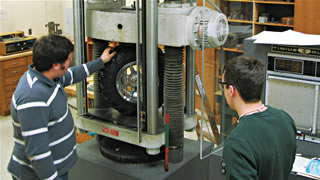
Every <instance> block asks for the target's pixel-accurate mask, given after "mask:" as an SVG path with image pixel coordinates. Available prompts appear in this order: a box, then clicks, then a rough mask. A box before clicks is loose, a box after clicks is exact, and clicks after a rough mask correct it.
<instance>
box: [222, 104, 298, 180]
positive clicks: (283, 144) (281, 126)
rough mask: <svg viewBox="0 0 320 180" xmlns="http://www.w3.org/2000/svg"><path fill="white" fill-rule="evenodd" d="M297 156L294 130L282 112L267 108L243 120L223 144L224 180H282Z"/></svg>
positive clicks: (287, 116) (287, 117)
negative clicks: (225, 178) (225, 176)
mask: <svg viewBox="0 0 320 180" xmlns="http://www.w3.org/2000/svg"><path fill="white" fill-rule="evenodd" d="M295 153H296V127H295V124H294V121H293V119H292V118H291V117H290V116H289V115H288V114H287V113H286V112H284V111H282V110H278V109H275V108H272V107H270V106H268V109H267V110H266V111H264V112H261V113H256V114H252V115H249V116H244V117H242V118H241V119H240V123H239V124H238V126H237V127H236V128H235V129H234V130H233V131H232V133H231V134H230V135H229V136H228V138H227V139H226V141H225V143H224V150H223V157H224V161H225V163H226V170H227V179H243V180H251V179H259V180H263V179H266V180H285V179H288V176H289V174H290V172H291V169H292V164H293V162H294V159H295Z"/></svg>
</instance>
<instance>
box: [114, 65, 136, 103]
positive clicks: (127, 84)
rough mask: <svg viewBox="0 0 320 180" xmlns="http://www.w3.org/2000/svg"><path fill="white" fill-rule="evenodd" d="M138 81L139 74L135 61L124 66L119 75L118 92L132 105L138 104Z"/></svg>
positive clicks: (117, 79)
mask: <svg viewBox="0 0 320 180" xmlns="http://www.w3.org/2000/svg"><path fill="white" fill-rule="evenodd" d="M137 79H138V72H137V65H136V62H135V61H132V62H130V63H128V64H126V65H124V66H123V67H122V68H121V69H120V70H119V72H118V74H117V78H116V87H117V91H118V93H119V95H120V96H121V97H122V98H123V99H124V100H126V101H128V102H131V103H137Z"/></svg>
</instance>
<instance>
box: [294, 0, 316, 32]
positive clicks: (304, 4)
mask: <svg viewBox="0 0 320 180" xmlns="http://www.w3.org/2000/svg"><path fill="white" fill-rule="evenodd" d="M319 10H320V3H319V0H296V1H295V10H294V11H295V12H294V30H295V31H298V32H303V33H309V34H320V21H319V15H320V12H319Z"/></svg>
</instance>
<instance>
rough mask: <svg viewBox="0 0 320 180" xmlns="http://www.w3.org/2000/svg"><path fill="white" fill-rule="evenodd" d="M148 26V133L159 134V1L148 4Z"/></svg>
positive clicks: (150, 1)
mask: <svg viewBox="0 0 320 180" xmlns="http://www.w3.org/2000/svg"><path fill="white" fill-rule="evenodd" d="M146 8H147V9H146V11H147V16H146V25H147V27H146V28H147V59H146V64H147V69H146V71H147V77H146V78H147V131H148V133H150V134H156V133H157V129H158V128H157V126H158V86H157V84H158V67H157V65H158V57H157V56H158V46H157V45H158V1H157V0H149V1H147V2H146Z"/></svg>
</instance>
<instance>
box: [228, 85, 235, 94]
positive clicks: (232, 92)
mask: <svg viewBox="0 0 320 180" xmlns="http://www.w3.org/2000/svg"><path fill="white" fill-rule="evenodd" d="M229 87H230V88H231V96H233V95H234V93H235V88H234V86H232V85H230V86H229Z"/></svg>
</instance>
